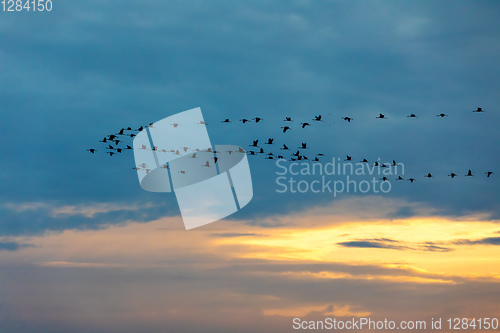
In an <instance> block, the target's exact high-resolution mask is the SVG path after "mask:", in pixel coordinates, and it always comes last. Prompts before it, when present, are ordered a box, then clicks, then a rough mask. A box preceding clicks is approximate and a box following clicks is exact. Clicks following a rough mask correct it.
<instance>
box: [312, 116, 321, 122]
mask: <svg viewBox="0 0 500 333" xmlns="http://www.w3.org/2000/svg"><path fill="white" fill-rule="evenodd" d="M313 120H314V121H321V115H318V116H314V118H313Z"/></svg>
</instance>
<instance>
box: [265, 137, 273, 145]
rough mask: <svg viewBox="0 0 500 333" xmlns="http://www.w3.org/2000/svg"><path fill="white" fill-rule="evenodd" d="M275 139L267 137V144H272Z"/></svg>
mask: <svg viewBox="0 0 500 333" xmlns="http://www.w3.org/2000/svg"><path fill="white" fill-rule="evenodd" d="M273 141H274V139H272V138H269V139H267V142H266V145H272V144H273Z"/></svg>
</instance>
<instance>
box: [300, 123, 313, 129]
mask: <svg viewBox="0 0 500 333" xmlns="http://www.w3.org/2000/svg"><path fill="white" fill-rule="evenodd" d="M300 124H301V125H302V128H304V127H306V126H311V124H309V123H300Z"/></svg>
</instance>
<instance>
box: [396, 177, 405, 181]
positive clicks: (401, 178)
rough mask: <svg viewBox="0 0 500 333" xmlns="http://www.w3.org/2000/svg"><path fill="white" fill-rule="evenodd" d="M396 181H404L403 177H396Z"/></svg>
mask: <svg viewBox="0 0 500 333" xmlns="http://www.w3.org/2000/svg"><path fill="white" fill-rule="evenodd" d="M396 180H404V179H403V177H401V176H398V178H396Z"/></svg>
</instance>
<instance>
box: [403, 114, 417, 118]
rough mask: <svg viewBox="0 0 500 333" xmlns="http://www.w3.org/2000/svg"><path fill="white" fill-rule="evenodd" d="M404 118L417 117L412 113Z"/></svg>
mask: <svg viewBox="0 0 500 333" xmlns="http://www.w3.org/2000/svg"><path fill="white" fill-rule="evenodd" d="M406 117H408V118H417V116H416V115H415V114H414V113H412V114H410V115H409V116H406Z"/></svg>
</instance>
